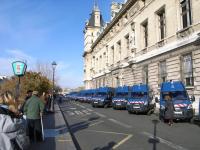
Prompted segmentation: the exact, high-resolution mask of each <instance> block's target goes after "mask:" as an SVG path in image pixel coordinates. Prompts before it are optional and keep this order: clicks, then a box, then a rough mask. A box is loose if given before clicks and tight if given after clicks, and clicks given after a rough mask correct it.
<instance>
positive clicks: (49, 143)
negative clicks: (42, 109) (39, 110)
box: [29, 113, 60, 150]
mask: <svg viewBox="0 0 200 150" xmlns="http://www.w3.org/2000/svg"><path fill="white" fill-rule="evenodd" d="M50 120H51V122H49V121H50ZM43 124H44V129H54V128H55V114H54V113H49V114H46V115H45V116H44V117H43ZM56 128H60V127H56ZM36 149H37V150H45V149H48V150H55V149H56V143H55V138H54V137H46V138H45V141H43V142H35V143H32V144H31V145H30V148H29V150H36Z"/></svg>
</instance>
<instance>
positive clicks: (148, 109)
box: [127, 84, 155, 114]
mask: <svg viewBox="0 0 200 150" xmlns="http://www.w3.org/2000/svg"><path fill="white" fill-rule="evenodd" d="M154 108H155V101H154V100H153V94H152V90H151V89H150V88H149V86H148V85H147V84H138V85H133V86H132V87H130V96H129V98H128V102H127V110H128V112H129V113H146V114H151V113H153V111H154Z"/></svg>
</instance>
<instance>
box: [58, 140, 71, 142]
mask: <svg viewBox="0 0 200 150" xmlns="http://www.w3.org/2000/svg"><path fill="white" fill-rule="evenodd" d="M57 141H58V142H72V140H57Z"/></svg>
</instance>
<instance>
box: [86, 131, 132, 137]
mask: <svg viewBox="0 0 200 150" xmlns="http://www.w3.org/2000/svg"><path fill="white" fill-rule="evenodd" d="M86 131H88V132H96V133H105V134H119V135H125V136H128V135H129V134H126V133H119V132H110V131H97V130H86Z"/></svg>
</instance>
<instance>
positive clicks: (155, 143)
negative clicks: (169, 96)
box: [148, 120, 160, 150]
mask: <svg viewBox="0 0 200 150" xmlns="http://www.w3.org/2000/svg"><path fill="white" fill-rule="evenodd" d="M152 123H153V125H154V135H153V137H151V138H149V140H148V142H149V143H151V144H153V150H157V144H158V143H160V140H159V139H158V138H157V124H158V123H159V121H158V120H152Z"/></svg>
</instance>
